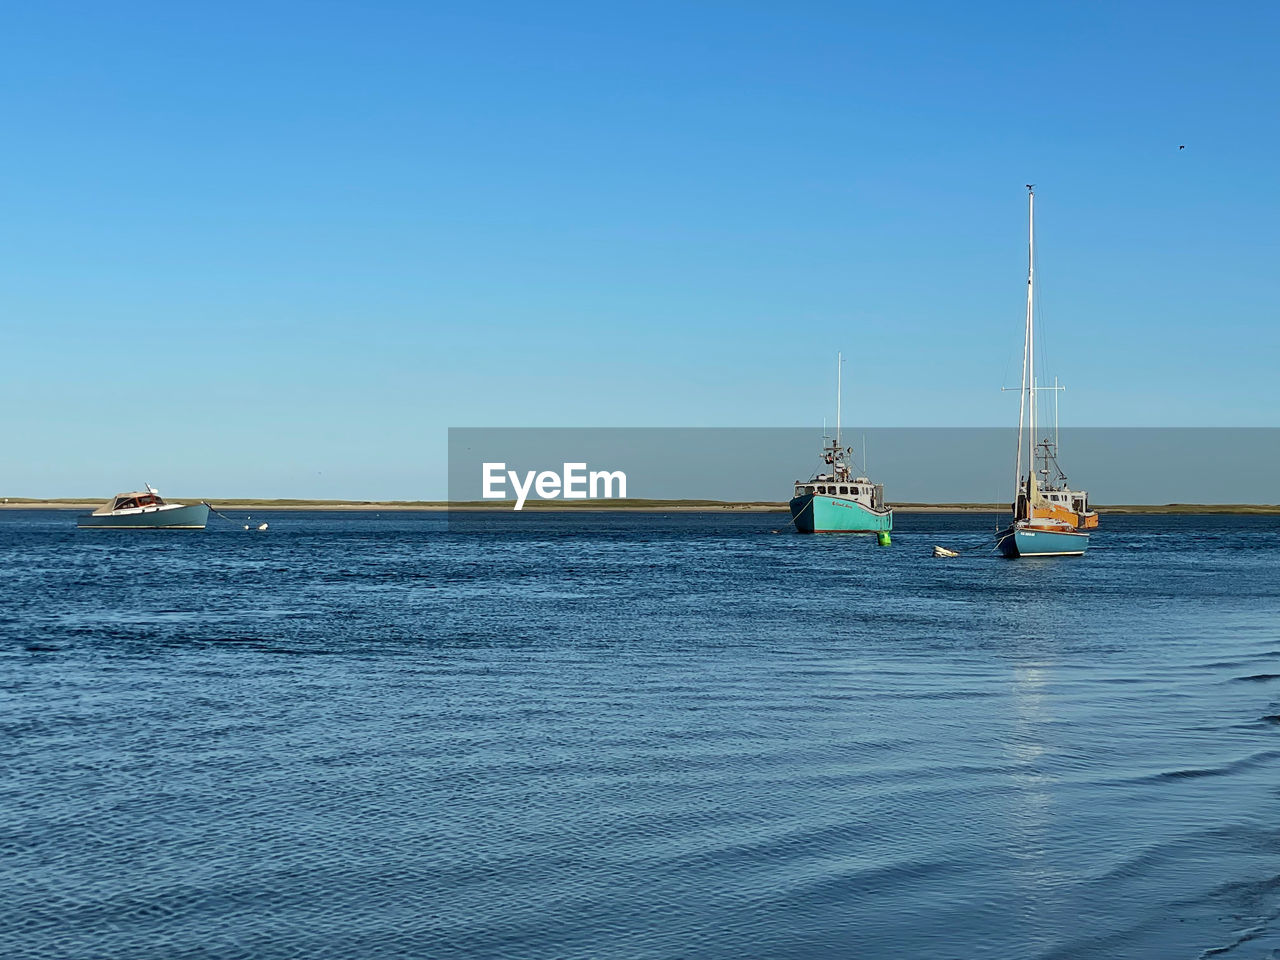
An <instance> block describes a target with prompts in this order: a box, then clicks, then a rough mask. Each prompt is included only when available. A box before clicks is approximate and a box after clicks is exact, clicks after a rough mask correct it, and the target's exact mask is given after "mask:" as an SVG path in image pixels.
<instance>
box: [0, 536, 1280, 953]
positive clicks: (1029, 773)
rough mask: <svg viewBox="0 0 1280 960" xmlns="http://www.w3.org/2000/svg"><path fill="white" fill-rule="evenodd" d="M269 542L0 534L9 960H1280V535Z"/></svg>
mask: <svg viewBox="0 0 1280 960" xmlns="http://www.w3.org/2000/svg"><path fill="white" fill-rule="evenodd" d="M254 519H255V521H256V520H257V519H258V518H257V517H255V518H254ZM269 519H270V529H269V530H268V531H266V532H259V531H256V530H252V531H249V532H245V531H244V530H242V529H241V526H240V525H233V524H228V523H217V525H215V526H211V527H210V529H209V530H208V531H206V532H204V533H182V532H125V531H77V530H75V529H74V519H73V515H71V514H68V513H65V512H36V511H7V512H3V513H0V570H2V571H3V577H2V578H0V956H3V957H5V958H9V960H25V958H33V960H34V958H40V960H46V958H61V960H90V958H92V960H103V958H121V960H124V958H127V960H146V958H156V960H160V958H164V960H178V958H239V957H244V958H255V960H274V958H308V960H320V958H362V960H376V958H390V957H409V958H433V960H434V958H439V960H448V958H462V957H467V958H471V957H481V958H483V957H495V958H513V960H538V958H548V960H550V958H557V960H559V958H584V960H586V958H591V960H614V958H616V960H641V958H677V957H690V958H741V957H768V958H802V957H840V958H846V957H847V958H859V960H863V958H882V957H883V958H902V957H929V958H943V957H957V958H969V957H990V958H1001V960H1016V958H1033V957H1035V958H1050V957H1060V958H1108V960H1110V958H1116V957H1152V958H1162V960H1164V958H1179V957H1186V958H1199V957H1211V956H1218V955H1220V954H1221V953H1222V952H1223V951H1225V955H1226V956H1227V957H1230V958H1236V957H1250V958H1256V957H1276V956H1280V920H1277V916H1278V915H1280V792H1278V790H1280V622H1278V620H1277V617H1278V615H1280V520H1277V519H1276V518H1263V517H1122V516H1114V517H1113V516H1104V517H1103V520H1102V529H1101V531H1100V532H1099V533H1097V534H1096V535H1095V536H1094V543H1093V545H1092V546H1091V548H1090V550H1089V553H1088V555H1087V556H1085V557H1083V558H1055V559H1040V560H1017V561H1006V560H1000V559H998V558H996V557H994V556H993V555H992V553H991V546H992V544H993V540H994V538H993V533H994V528H995V526H996V523H997V522H998V519H1000V518H995V517H990V516H987V515H985V514H966V515H901V516H899V517H898V522H897V527H896V529H895V531H894V542H893V545H892V546H891V547H877V546H876V544H875V541H874V540H873V539H871V538H866V537H858V536H821V535H819V536H799V535H796V534H793V533H788V532H787V530H788V528H787V527H786V517H785V515H777V514H746V513H737V512H733V511H726V512H724V513H719V514H714V515H702V514H683V515H672V516H662V515H660V514H621V513H617V514H580V515H576V516H567V517H566V516H548V515H546V514H541V515H533V516H526V517H525V518H524V519H523V520H522V521H521V522H520V523H518V524H517V523H514V522H512V521H506V520H495V521H494V522H492V523H490V522H488V521H486V522H483V523H480V524H477V525H476V526H475V528H474V529H468V530H467V531H466V532H459V530H458V529H457V528H455V530H454V532H450V530H449V527H448V524H447V523H446V521H445V520H444V519H443V517H442V516H441V515H436V514H429V513H412V514H410V513H381V514H372V513H350V514H347V513H280V514H278V515H276V514H273V515H272V516H271V517H270V518H269ZM773 531H780V532H773ZM935 543H937V544H941V545H943V546H948V547H951V548H955V549H959V550H961V556H960V557H958V558H956V559H949V560H944V559H934V558H933V557H932V556H930V553H931V551H932V547H933V545H934V544H935Z"/></svg>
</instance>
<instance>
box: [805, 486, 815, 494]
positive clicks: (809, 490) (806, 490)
mask: <svg viewBox="0 0 1280 960" xmlns="http://www.w3.org/2000/svg"><path fill="white" fill-rule="evenodd" d="M804 492H805V493H809V494H811V493H813V487H805V488H804Z"/></svg>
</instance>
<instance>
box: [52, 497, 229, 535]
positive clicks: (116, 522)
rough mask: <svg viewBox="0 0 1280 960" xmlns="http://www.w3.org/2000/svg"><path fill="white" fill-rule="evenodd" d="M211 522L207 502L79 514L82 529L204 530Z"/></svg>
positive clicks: (78, 524) (79, 525)
mask: <svg viewBox="0 0 1280 960" xmlns="http://www.w3.org/2000/svg"><path fill="white" fill-rule="evenodd" d="M208 522H209V507H208V506H207V505H206V504H203V503H195V504H190V505H184V506H175V507H162V508H160V509H158V510H142V511H137V512H121V513H108V514H102V515H95V514H89V515H87V516H83V517H78V518H77V519H76V526H77V527H80V528H81V529H82V530H203V529H204V528H205V524H206V523H208Z"/></svg>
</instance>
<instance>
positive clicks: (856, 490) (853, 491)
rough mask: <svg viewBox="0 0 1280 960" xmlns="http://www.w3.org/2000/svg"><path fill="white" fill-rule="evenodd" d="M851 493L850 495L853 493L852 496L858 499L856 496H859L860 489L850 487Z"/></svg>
mask: <svg viewBox="0 0 1280 960" xmlns="http://www.w3.org/2000/svg"><path fill="white" fill-rule="evenodd" d="M849 492H850V493H852V494H853V495H854V496H855V497H856V496H857V495H858V488H857V487H850V488H849Z"/></svg>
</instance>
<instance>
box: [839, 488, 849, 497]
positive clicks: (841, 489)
mask: <svg viewBox="0 0 1280 960" xmlns="http://www.w3.org/2000/svg"><path fill="white" fill-rule="evenodd" d="M840 492H841V493H843V494H844V495H845V496H848V494H849V488H848V487H845V486H841V487H840Z"/></svg>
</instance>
